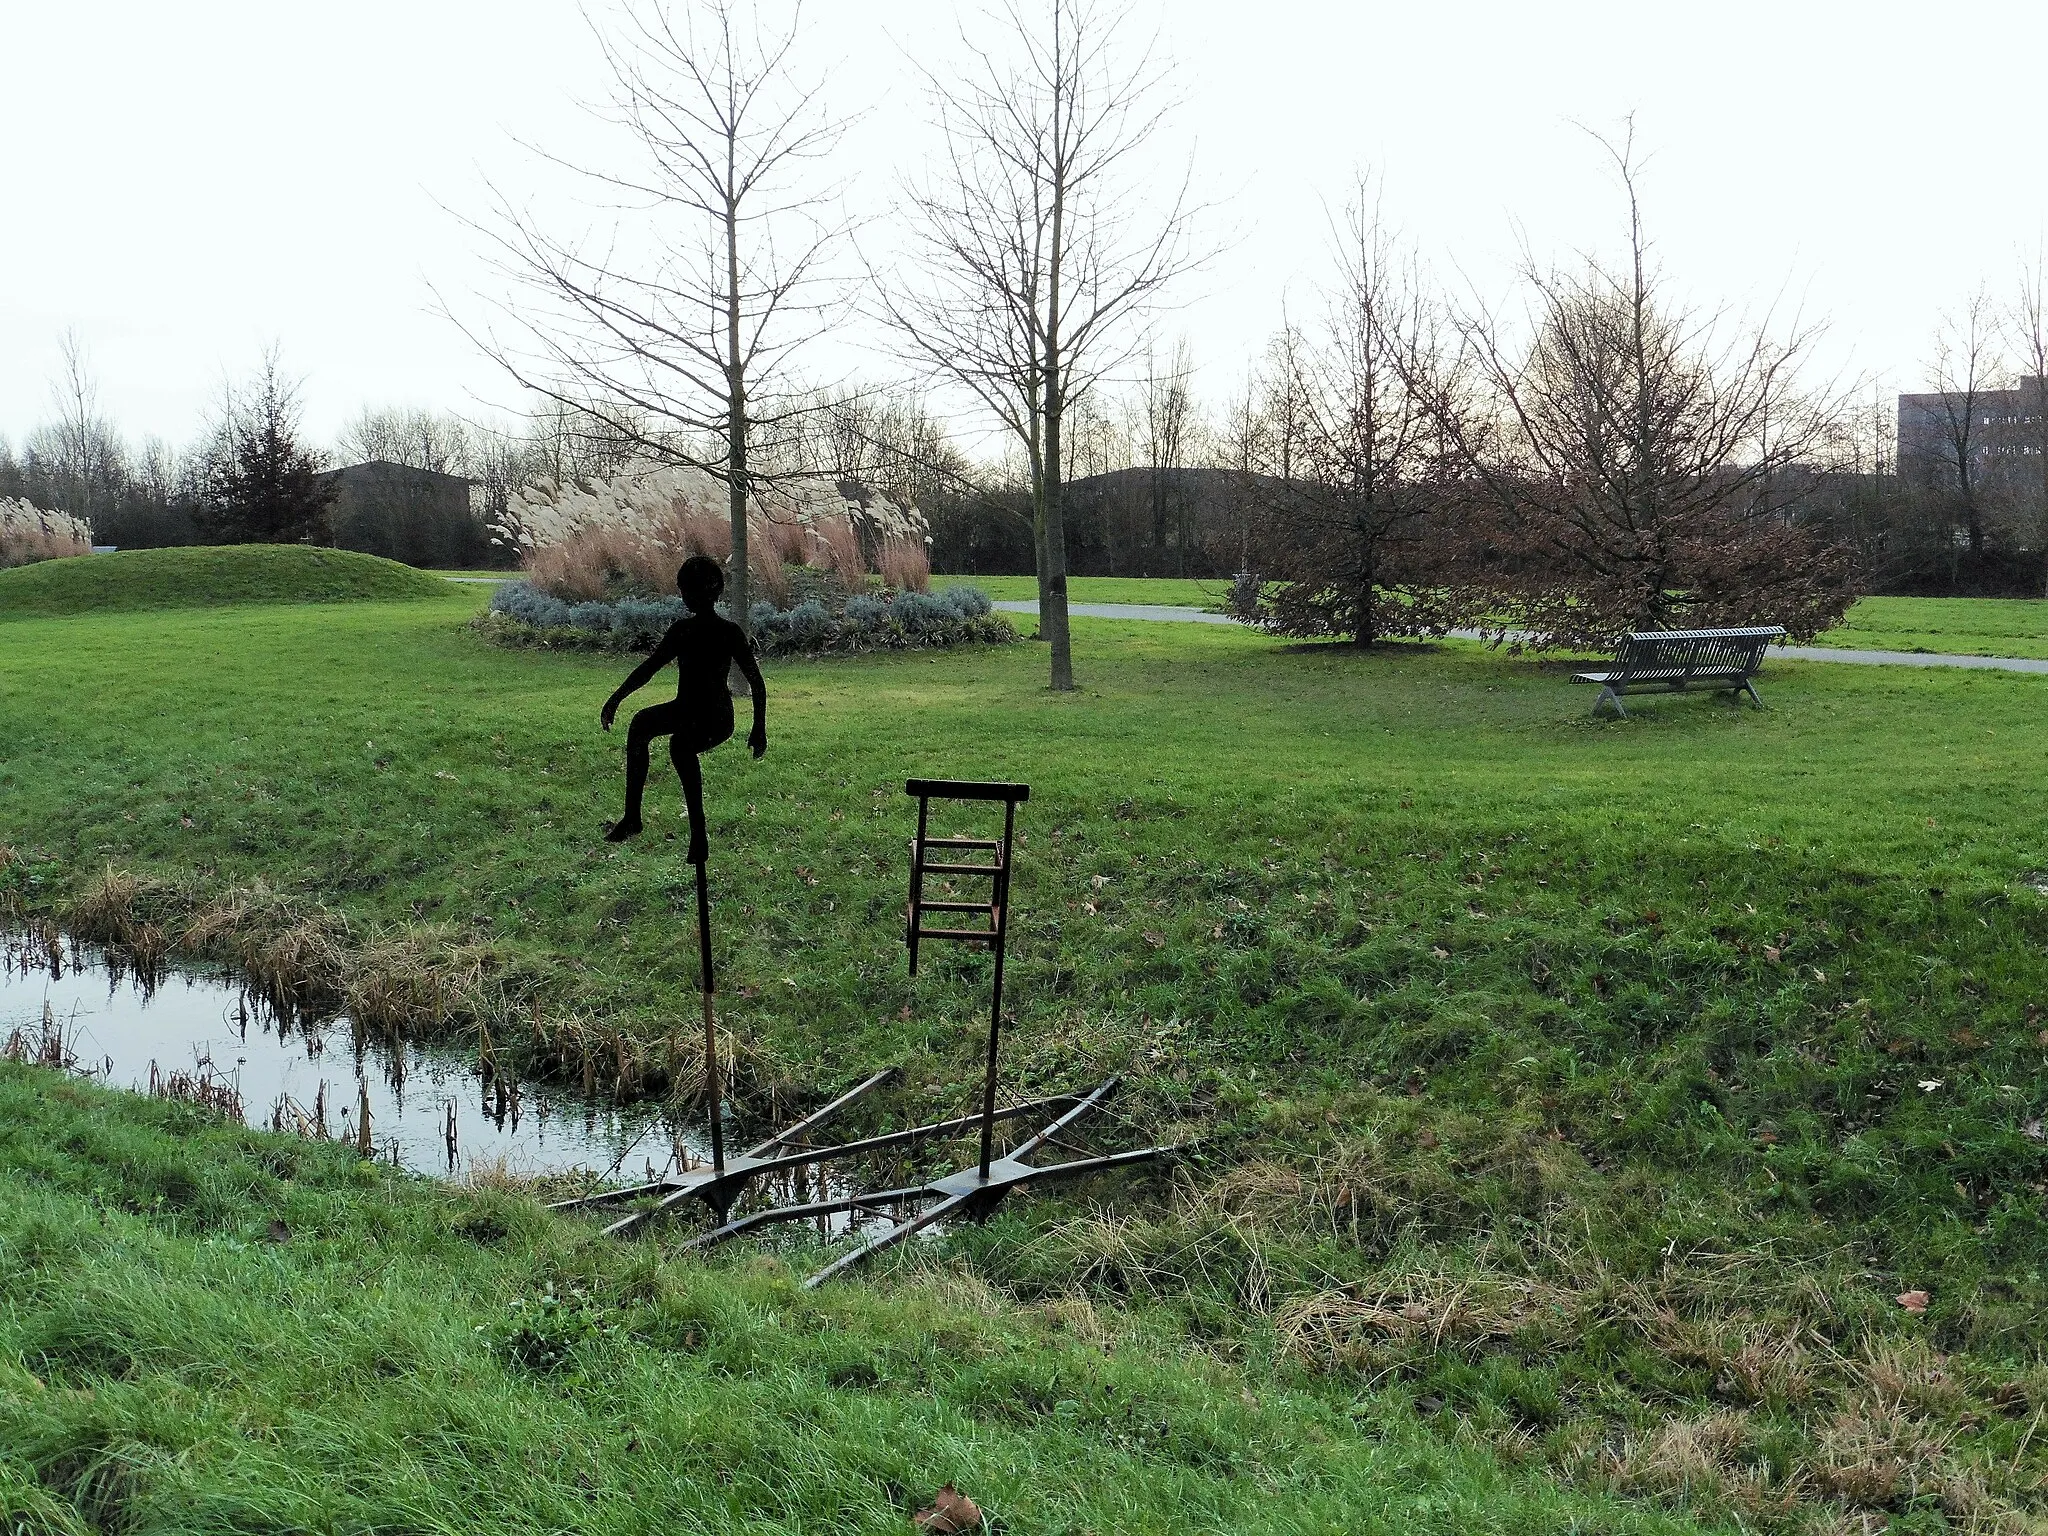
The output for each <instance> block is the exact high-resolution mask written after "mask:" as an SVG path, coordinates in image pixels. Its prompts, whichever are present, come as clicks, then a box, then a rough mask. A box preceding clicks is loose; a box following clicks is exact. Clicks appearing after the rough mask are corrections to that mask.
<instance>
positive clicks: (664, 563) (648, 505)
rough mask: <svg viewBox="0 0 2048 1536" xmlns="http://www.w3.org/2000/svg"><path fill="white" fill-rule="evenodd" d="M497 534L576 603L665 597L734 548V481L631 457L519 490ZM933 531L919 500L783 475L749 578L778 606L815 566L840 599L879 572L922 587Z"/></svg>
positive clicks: (901, 584) (765, 504)
mask: <svg viewBox="0 0 2048 1536" xmlns="http://www.w3.org/2000/svg"><path fill="white" fill-rule="evenodd" d="M492 534H493V538H494V540H495V541H496V542H497V543H499V544H501V545H506V546H510V547H511V548H514V549H517V550H519V551H520V552H521V554H522V556H523V560H524V564H525V568H526V574H527V580H528V581H529V582H530V583H531V584H532V585H533V587H534V588H535V589H536V590H537V591H540V592H543V593H545V594H547V595H548V596H550V597H555V598H559V599H561V600H562V601H564V602H568V603H576V602H597V601H606V602H614V601H617V600H618V599H620V598H623V597H638V598H645V599H661V598H665V597H667V596H668V595H669V594H671V593H672V592H673V591H674V584H675V573H676V569H677V567H679V566H680V565H681V564H682V563H683V561H685V560H687V559H689V558H690V557H691V556H693V555H704V556H707V557H709V558H710V559H713V560H717V561H719V562H721V563H729V562H730V560H731V558H732V526H731V523H730V520H729V516H728V513H727V511H726V492H725V488H724V487H723V486H722V485H720V484H719V483H718V482H717V481H716V480H714V479H713V478H712V477H711V476H710V475H708V474H706V473H705V472H704V471H702V470H699V469H691V468H683V467H643V468H638V469H630V470H627V471H626V472H624V473H622V474H620V475H618V476H615V477H614V478H612V479H610V480H607V481H603V482H599V483H590V484H584V483H575V482H571V483H562V482H559V481H555V480H551V479H546V478H543V479H540V480H537V481H535V482H534V483H533V484H531V485H529V486H527V487H525V488H524V489H523V490H521V491H519V492H517V493H515V494H514V495H513V496H512V497H511V498H510V500H509V502H508V504H507V507H506V511H505V514H504V516H503V517H502V518H501V519H499V520H498V522H497V523H495V524H494V525H493V528H492ZM926 543H927V539H926V525H925V520H924V518H923V517H922V516H921V515H920V514H919V513H918V512H917V511H916V510H915V509H913V508H906V507H900V506H898V505H897V504H896V503H894V502H892V501H890V500H889V499H887V498H886V497H881V496H865V497H862V498H859V499H856V498H855V497H852V496H849V495H847V494H845V492H844V491H843V490H842V489H841V487H840V485H839V483H838V482H836V481H833V480H831V479H829V478H827V477H825V476H809V477H798V478H794V479H787V480H777V481H775V482H774V483H772V484H771V485H768V486H766V487H764V488H763V490H762V491H761V492H760V493H759V494H758V495H756V496H755V497H754V499H753V502H752V504H751V505H750V507H749V509H748V515H747V571H748V576H749V578H750V584H751V586H752V588H753V591H754V594H755V595H756V596H758V597H760V598H762V599H765V600H766V601H768V602H770V603H771V604H773V605H774V607H775V608H776V609H777V610H778V611H780V610H788V609H791V608H793V607H795V606H797V605H798V603H799V601H800V598H801V596H803V595H807V594H805V593H803V592H801V591H800V590H799V589H800V588H803V587H805V586H807V585H809V583H808V582H806V581H805V580H804V579H803V578H804V577H806V576H811V577H815V578H823V580H824V582H825V584H826V585H828V586H829V587H830V588H831V589H832V591H833V593H834V594H835V595H836V596H837V597H838V598H839V599H841V600H843V599H844V598H845V597H846V596H847V595H848V594H851V593H854V592H860V591H863V590H865V589H866V588H867V587H868V586H869V585H870V584H871V583H872V582H873V581H874V579H875V578H876V577H877V576H879V577H880V578H881V580H882V582H883V583H884V585H886V586H890V587H895V588H899V589H902V590H907V591H922V590H924V589H925V588H926V587H928V586H929V585H930V582H931V562H930V559H929V557H928V556H927V554H926ZM543 627H555V626H543Z"/></svg>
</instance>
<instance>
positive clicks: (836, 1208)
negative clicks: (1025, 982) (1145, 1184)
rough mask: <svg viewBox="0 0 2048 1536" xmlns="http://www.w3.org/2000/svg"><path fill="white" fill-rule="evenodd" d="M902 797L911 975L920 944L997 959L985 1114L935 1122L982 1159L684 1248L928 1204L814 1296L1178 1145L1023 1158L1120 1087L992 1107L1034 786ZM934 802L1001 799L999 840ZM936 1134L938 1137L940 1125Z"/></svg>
mask: <svg viewBox="0 0 2048 1536" xmlns="http://www.w3.org/2000/svg"><path fill="white" fill-rule="evenodd" d="M903 792H904V793H905V794H907V795H911V796H913V797H915V799H916V800H917V836H916V837H915V838H914V839H913V840H912V841H911V845H910V904H909V908H908V910H907V912H906V915H905V923H904V942H905V943H906V944H907V945H908V947H909V949H910V973H911V974H912V975H913V976H915V975H916V974H917V961H918V947H919V945H920V944H921V943H922V942H923V941H924V940H927V939H940V940H952V941H958V942H964V943H975V944H986V945H988V946H989V948H990V950H991V951H992V953H993V955H994V960H995V966H994V970H995V975H994V981H993V984H992V987H991V995H990V999H989V1015H988V1051H987V1057H986V1060H985V1061H984V1063H983V1069H982V1092H981V1113H980V1114H979V1115H977V1116H963V1117H961V1118H960V1119H959V1120H956V1121H951V1122H941V1123H942V1124H946V1125H957V1126H960V1127H961V1128H963V1129H964V1128H965V1127H966V1126H968V1125H974V1124H977V1123H978V1124H979V1128H980V1133H981V1138H980V1139H981V1155H980V1158H979V1160H978V1162H977V1164H976V1165H975V1167H973V1168H971V1169H960V1170H957V1171H955V1172H953V1173H948V1174H944V1175H942V1176H940V1177H938V1178H935V1179H931V1180H928V1181H926V1182H925V1183H922V1184H914V1185H906V1186H904V1187H902V1188H899V1189H886V1190H877V1191H874V1192H871V1193H867V1194H858V1195H847V1196H841V1197H837V1198H834V1199H828V1200H813V1201H809V1202H806V1203H805V1204H802V1205H793V1206H783V1207H778V1208H777V1209H775V1210H772V1211H762V1212H759V1213H757V1214H755V1215H752V1216H744V1217H741V1218H740V1219H739V1220H737V1221H729V1222H727V1223H725V1224H724V1225H723V1226H720V1227H717V1228H715V1229H713V1230H712V1231H710V1232H706V1233H704V1234H703V1235H702V1236H701V1237H697V1238H694V1239H692V1240H691V1241H690V1242H689V1243H686V1244H685V1245H684V1246H685V1247H686V1248H708V1247H711V1246H712V1245H714V1244H717V1243H722V1242H725V1241H727V1240H728V1239H731V1238H735V1237H739V1236H741V1235H743V1234H744V1233H747V1232H750V1231H753V1230H755V1229H756V1228H757V1227H760V1226H763V1225H765V1224H767V1223H768V1222H770V1221H801V1220H806V1219H809V1218H813V1217H824V1216H832V1215H838V1214H842V1213H846V1212H873V1213H879V1212H885V1211H889V1210H891V1209H894V1208H896V1207H900V1206H905V1205H914V1204H923V1205H924V1209H922V1210H921V1211H918V1212H917V1213H915V1214H914V1215H911V1216H909V1217H908V1218H906V1219H900V1220H896V1221H893V1222H892V1223H891V1225H890V1226H889V1227H887V1228H886V1229H885V1230H883V1231H881V1232H878V1233H876V1234H874V1235H873V1236H871V1237H869V1238H868V1239H867V1240H866V1241H865V1242H863V1243H862V1244H861V1245H860V1246H859V1247H857V1248H855V1249H853V1250H852V1251H851V1252H849V1253H846V1254H843V1255H842V1256H841V1257H839V1258H837V1259H835V1260H834V1261H833V1262H832V1263H830V1264H828V1265H826V1266H825V1267H824V1268H823V1269H821V1270H819V1271H818V1272H817V1273H816V1274H815V1275H812V1276H811V1277H810V1278H809V1279H808V1280H806V1281H805V1282H804V1288H805V1289H806V1290H815V1289H816V1288H817V1287H818V1286H821V1285H823V1284H824V1283H825V1282H826V1281H828V1280H831V1279H833V1278H834V1277H835V1276H838V1275H841V1274H844V1273H845V1272H846V1271H847V1270H849V1269H852V1268H853V1267H854V1266H855V1265H857V1264H860V1263H862V1262H864V1261H865V1260H867V1259H869V1258H871V1257H873V1256H874V1255H875V1254H877V1253H880V1252H881V1251H882V1250H883V1249H885V1248H890V1247H893V1246H894V1245H896V1244H897V1243H900V1242H902V1241H903V1240H904V1239H905V1238H907V1237H910V1236H912V1235H913V1234H914V1233H917V1232H919V1231H921V1230H923V1229H924V1228H926V1227H929V1226H932V1225H933V1224H934V1223H937V1222H940V1221H943V1220H945V1219H946V1218H947V1217H949V1216H954V1215H960V1216H964V1217H966V1218H968V1219H970V1220H974V1221H979V1220H981V1219H983V1218H984V1217H986V1216H988V1215H989V1213H990V1212H992V1211H993V1210H994V1209H995V1208H996V1206H998V1205H999V1204H1001V1203H1002V1200H1003V1197H1004V1196H1006V1195H1008V1194H1009V1193H1010V1192H1011V1191H1012V1190H1014V1189H1018V1188H1021V1187H1022V1186H1023V1185H1025V1184H1028V1183H1031V1182H1032V1181H1033V1180H1036V1179H1044V1178H1072V1177H1077V1176H1079V1175H1081V1174H1086V1173H1096V1172H1100V1171H1102V1170H1104V1169H1108V1168H1118V1167H1123V1166H1125V1165H1126V1164H1130V1163H1138V1162H1146V1161H1150V1160H1151V1159H1154V1158H1158V1157H1163V1156H1166V1155H1168V1154H1169V1153H1172V1152H1175V1151H1178V1150H1179V1148H1177V1147H1158V1146H1154V1147H1141V1148H1138V1149H1136V1150H1134V1151H1128V1152H1111V1153H1105V1154H1101V1155H1096V1156H1085V1157H1080V1158H1076V1159H1073V1160H1072V1161H1069V1162H1064V1163H1052V1164H1048V1165H1045V1166H1043V1167H1041V1166H1039V1165H1037V1164H1034V1163H1031V1162H1028V1161H1026V1159H1028V1158H1029V1157H1031V1156H1032V1154H1034V1153H1035V1152H1037V1151H1038V1150H1039V1149H1040V1148H1041V1147H1044V1146H1045V1145H1047V1144H1048V1143H1055V1142H1057V1141H1058V1138H1059V1135H1060V1133H1061V1132H1062V1131H1064V1130H1066V1129H1067V1128H1068V1127H1069V1126H1071V1125H1073V1124H1074V1123H1075V1122H1076V1121H1078V1120H1080V1119H1081V1118H1082V1117H1083V1116H1084V1115H1087V1114H1088V1113H1089V1112H1090V1111H1092V1110H1094V1109H1096V1108H1098V1107H1100V1106H1101V1104H1102V1103H1103V1101H1104V1100H1106V1099H1107V1098H1108V1097H1109V1096H1110V1095H1111V1094H1112V1093H1114V1092H1115V1091H1116V1088H1117V1083H1118V1080H1117V1079H1116V1078H1111V1079H1109V1080H1108V1081H1107V1082H1104V1083H1101V1084H1098V1085H1097V1086H1096V1087H1095V1088H1093V1089H1090V1090H1089V1091H1087V1092H1086V1093H1076V1094H1064V1095H1061V1096H1060V1099H1059V1100H1044V1099H1041V1100H1038V1101H1036V1102H1034V1103H1031V1104H1020V1105H1016V1106H1013V1107H1011V1108H1009V1109H1002V1110H999V1109H997V1108H996V1085H997V1081H998V1077H999V1072H998V1064H999V1056H1000V1048H1001V1045H1002V1028H1003V960H1004V957H1005V953H1006V950H1007V946H1008V940H1009V924H1010V876H1011V870H1012V865H1013V853H1012V850H1013V845H1014V843H1015V839H1016V831H1017V807H1018V806H1019V805H1020V804H1022V803H1023V802H1025V801H1026V800H1028V799H1030V798H1031V788H1030V786H1029V785H1026V784H1001V783H980V782H975V781H971V780H962V779H911V780H909V781H907V782H906V783H905V784H904V786H903ZM934 800H954V801H978V802H983V803H990V802H1000V803H1001V805H1002V807H1003V835H1002V836H1001V837H1000V838H985V837H982V838H976V837H933V836H932V835H931V802H932V801H934ZM932 849H940V850H944V853H943V855H942V858H945V859H948V860H949V861H948V862H937V863H935V862H933V861H932V859H931V858H930V857H928V854H929V852H930V850H932ZM976 852H980V853H986V854H988V855H989V859H988V860H987V861H986V862H981V861H975V862H964V861H962V856H963V855H965V854H968V853H976ZM931 875H939V876H943V877H948V878H954V879H986V880H988V881H989V882H990V884H991V890H990V895H989V899H988V900H987V901H985V902H982V901H956V900H952V899H939V900H933V899H930V898H927V897H926V895H925V893H924V883H925V880H926V877H928V876H931ZM927 912H944V913H958V914H965V915H973V914H979V915H982V916H985V917H986V918H987V919H988V926H987V927H986V928H959V927H955V928H928V927H926V926H925V914H926V913H927ZM1061 1100H1067V1101H1071V1107H1070V1108H1068V1109H1067V1110H1065V1111H1064V1112H1063V1113H1061V1114H1060V1115H1058V1116H1057V1117H1056V1118H1054V1119H1053V1120H1052V1121H1050V1122H1049V1123H1047V1124H1046V1125H1044V1126H1041V1127H1040V1128H1039V1129H1038V1130H1037V1131H1035V1132H1033V1133H1032V1134H1031V1135H1029V1136H1027V1137H1026V1138H1025V1139H1024V1140H1023V1141H1022V1142H1021V1143H1020V1144H1019V1145H1018V1146H1016V1147H1015V1148H1014V1149H1012V1150H1011V1151H1009V1152H1007V1153H1005V1154H1004V1155H1003V1156H1001V1157H997V1156H996V1155H995V1124H996V1122H997V1121H998V1120H1006V1119H1010V1118H1012V1117H1014V1116H1019V1115H1028V1114H1032V1113H1034V1112H1036V1111H1038V1110H1041V1109H1045V1108H1049V1107H1050V1106H1051V1105H1052V1104H1053V1103H1055V1102H1060V1101H1061ZM932 1129H933V1131H934V1132H936V1130H937V1127H933V1128H932Z"/></svg>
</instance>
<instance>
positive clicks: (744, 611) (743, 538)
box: [725, 138, 754, 694]
mask: <svg viewBox="0 0 2048 1536" xmlns="http://www.w3.org/2000/svg"><path fill="white" fill-rule="evenodd" d="M725 153H726V160H725V163H726V185H727V186H728V187H730V186H736V185H738V176H739V167H738V164H737V159H736V155H735V145H734V143H733V140H732V139H731V138H727V140H726V146H725ZM725 355H726V357H727V358H728V359H729V360H730V361H729V362H728V363H727V366H726V380H727V384H726V429H725V442H726V472H725V488H726V497H727V500H728V503H729V505H730V511H731V516H732V562H731V563H732V583H731V586H732V621H733V623H735V624H737V625H739V627H740V630H741V632H742V633H744V634H747V635H752V634H753V632H754V613H753V603H752V601H751V597H752V594H751V592H750V591H749V590H748V589H749V587H750V585H751V583H750V582H749V581H748V579H747V572H748V551H747V493H748V491H749V490H751V489H752V487H751V486H750V485H749V484H748V481H747V368H746V362H745V360H744V359H745V354H743V353H742V352H741V351H740V210H739V205H738V203H736V202H735V201H734V200H733V199H732V198H730V197H728V198H727V199H726V204H725ZM738 671H739V667H738V664H737V663H735V664H734V666H733V672H734V674H735V675H734V677H733V679H731V681H732V682H734V683H736V684H737V686H736V687H734V689H733V692H734V693H736V694H737V693H738V692H740V691H741V689H743V688H745V687H746V686H747V682H746V679H745V678H743V677H739V676H738V675H737V674H738Z"/></svg>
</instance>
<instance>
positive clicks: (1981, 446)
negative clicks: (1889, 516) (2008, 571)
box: [1930, 286, 2001, 559]
mask: <svg viewBox="0 0 2048 1536" xmlns="http://www.w3.org/2000/svg"><path fill="white" fill-rule="evenodd" d="M1998 339H1999V338H1998V316H1997V313H1996V309H1995V306H1994V305H1993V304H1992V301H1991V296H1990V294H1989V293H1988V292H1987V291H1986V290H1985V289H1984V288H1983V287H1982V286H1979V287H1978V289H1977V290H1976V292H1974V293H1972V294H1971V295H1970V297H1969V298H1968V299H1967V300H1966V301H1965V302H1964V304H1963V307H1962V309H1961V310H1960V311H1957V312H1951V313H1949V314H1945V315H1943V316H1942V317H1941V325H1940V328H1939V329H1938V330H1937V331H1936V332H1935V338H1934V364H1933V367H1932V369H1931V370H1930V371H1931V372H1932V374H1933V378H1934V388H1935V392H1936V393H1935V400H1936V404H1935V407H1934V409H1935V421H1934V429H1935V431H1934V437H1935V444H1934V453H1935V464H1934V465H1933V466H1932V468H1933V471H1934V474H1935V476H1936V478H1937V479H1938V481H1939V482H1940V483H1941V486H1942V488H1943V489H1944V490H1946V491H1948V492H1950V493H1952V494H1953V496H1954V498H1955V501H1954V506H1955V509H1956V511H1957V512H1958V513H1960V514H1961V517H1962V522H1963V532H1964V537H1965V538H1966V539H1967V540H1968V544H1969V550H1970V555H1971V558H1972V559H1976V558H1978V557H1980V556H1982V555H1983V553H1984V523H1985V507H1984V499H1985V490H1986V484H1985V475H1984V459H1985V455H1986V450H1987V449H1988V448H1989V447H1990V442H1989V439H1990V436H1991V429H1990V423H1989V422H1988V421H1986V419H1985V414H1984V406H1985V399H1984V397H1985V395H1986V394H1988V393H1989V392H1990V391H1992V390H1993V389H1995V388H1996V387H1997V385H1998V373H1999V371H2000V367H2001V362H2000V358H1999V355H1998Z"/></svg>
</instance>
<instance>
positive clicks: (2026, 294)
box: [2006, 251, 2048, 597]
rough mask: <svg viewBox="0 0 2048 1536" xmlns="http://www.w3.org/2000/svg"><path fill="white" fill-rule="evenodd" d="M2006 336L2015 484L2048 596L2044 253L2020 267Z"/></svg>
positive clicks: (2047, 278)
mask: <svg viewBox="0 0 2048 1536" xmlns="http://www.w3.org/2000/svg"><path fill="white" fill-rule="evenodd" d="M2006 332H2007V336H2006V340H2007V344H2008V345H2009V346H2010V347H2011V349H2012V351H2013V353H2014V354H2015V357H2016V360H2017V361H2018V363H2019V369H2020V378H2019V382H2018V385H2017V388H2018V390H2019V392H2020V400H2019V407H2020V409H2019V420H2018V422H2017V423H2015V425H2014V430H2013V434H2012V435H2013V438H2014V441H2013V443H2012V444H2011V446H2012V447H2014V448H2016V449H2018V450H2019V452H2018V459H2019V462H2020V463H2021V464H2022V465H2023V466H2024V470H2023V471H2022V473H2021V474H2019V475H2017V476H2016V477H2015V478H2016V479H2017V480H2019V481H2021V482H2023V483H2022V484H2021V485H2019V486H2017V487H2016V489H2018V490H2020V492H2021V494H2022V495H2024V496H2025V498H2026V499H2027V500H2029V501H2031V502H2033V513H2034V518H2033V522H2034V557H2035V558H2036V559H2037V560H2039V561H2040V562H2041V592H2042V595H2043V596H2044V597H2048V256H2044V254H2043V253H2042V252H2040V251H2036V252H2035V254H2034V260H2033V264H2032V265H2031V266H2029V267H2022V268H2021V269H2020V276H2019V282H2018V283H2017V284H2016V285H2015V287H2014V291H2013V296H2012V302H2011V305H2010V307H2009V308H2008V310H2007V312H2006Z"/></svg>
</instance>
